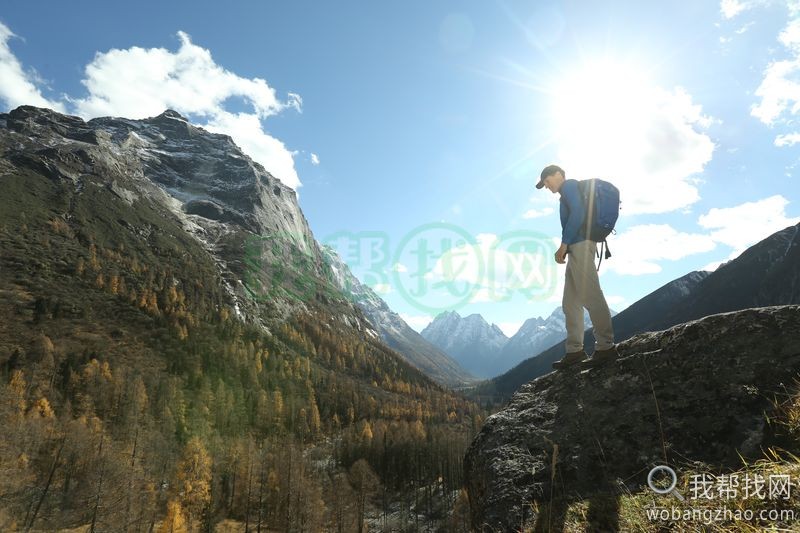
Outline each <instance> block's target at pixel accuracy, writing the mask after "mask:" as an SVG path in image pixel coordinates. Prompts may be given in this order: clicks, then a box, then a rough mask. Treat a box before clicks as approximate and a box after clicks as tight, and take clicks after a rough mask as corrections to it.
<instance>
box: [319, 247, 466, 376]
mask: <svg viewBox="0 0 800 533" xmlns="http://www.w3.org/2000/svg"><path fill="white" fill-rule="evenodd" d="M322 252H323V257H324V259H325V261H326V262H327V263H328V265H329V266H330V267H331V271H332V273H333V280H334V282H335V284H336V286H337V287H339V289H341V290H342V292H343V293H345V294H347V295H349V296H350V297H351V299H352V300H353V301H354V302H355V303H356V304H357V305H358V306H359V307H360V308H361V310H362V311H363V312H364V314H365V315H366V317H367V319H368V320H369V321H370V323H371V324H372V325H373V327H374V328H375V329H376V330H377V331H378V332H379V333H380V336H381V339H382V340H383V342H384V343H386V345H387V346H389V347H391V348H393V349H394V350H397V352H398V353H400V354H401V355H402V356H403V357H405V359H406V360H407V361H408V362H409V363H411V364H412V365H414V366H415V367H417V368H419V369H420V370H422V371H423V372H425V374H427V375H429V376H431V377H432V378H434V379H435V380H437V381H439V382H440V383H444V384H445V385H449V386H451V387H461V386H463V385H465V384H468V383H472V382H474V381H475V378H474V377H473V376H471V375H470V374H469V373H468V372H467V371H465V370H464V369H463V368H462V367H461V366H460V365H459V364H458V363H457V362H456V361H455V360H454V359H453V358H452V357H450V356H449V355H447V354H446V353H445V352H443V351H442V350H440V349H439V348H437V347H436V346H434V345H433V344H431V343H430V342H428V341H427V340H426V339H425V338H424V337H422V336H421V335H420V334H419V333H417V332H416V331H414V330H413V329H411V327H410V326H409V325H408V324H406V322H405V321H404V320H403V319H402V318H400V315H398V314H397V313H395V312H394V311H392V310H391V309H390V308H389V306H388V305H386V302H384V301H383V300H382V299H381V298H380V297H379V296H378V295H377V294H375V291H373V290H372V289H371V288H370V287H369V286H366V285H363V284H362V283H361V282H360V281H359V280H358V279H357V278H356V277H355V276H354V275H353V274H352V272H351V271H350V268H349V267H348V266H347V264H345V263H344V261H342V259H341V258H340V257H339V255H338V254H337V253H336V251H335V250H334V249H333V248H331V247H329V246H325V245H323V246H322Z"/></svg>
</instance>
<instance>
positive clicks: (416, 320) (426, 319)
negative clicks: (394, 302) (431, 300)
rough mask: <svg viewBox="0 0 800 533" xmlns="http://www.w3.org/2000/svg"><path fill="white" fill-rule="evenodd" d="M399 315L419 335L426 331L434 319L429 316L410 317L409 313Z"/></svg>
mask: <svg viewBox="0 0 800 533" xmlns="http://www.w3.org/2000/svg"><path fill="white" fill-rule="evenodd" d="M398 314H399V315H400V318H402V319H403V320H404V321H405V323H406V324H408V325H409V327H411V329H413V330H414V331H416V332H417V333H419V332H420V331H422V330H423V329H425V326H427V325H428V324H430V323H431V321H432V320H433V318H431V317H430V316H429V315H409V314H408V313H398Z"/></svg>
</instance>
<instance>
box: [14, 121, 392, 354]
mask: <svg viewBox="0 0 800 533" xmlns="http://www.w3.org/2000/svg"><path fill="white" fill-rule="evenodd" d="M27 171H32V172H35V173H36V174H39V175H42V176H45V177H46V178H48V179H50V180H52V181H53V182H55V183H58V184H59V185H63V186H65V187H66V194H68V195H69V196H73V195H74V196H79V195H81V194H85V193H86V191H89V190H94V189H96V188H98V187H99V188H103V189H107V190H108V191H110V192H111V193H112V194H113V195H114V196H115V197H117V198H119V199H121V200H122V201H124V202H125V203H126V204H128V205H129V206H131V207H133V208H134V210H136V211H137V212H144V211H146V210H147V209H153V210H154V211H155V212H157V213H158V215H159V217H160V219H163V220H169V221H171V222H175V223H177V224H179V226H180V229H181V230H182V231H183V232H185V234H186V235H188V236H190V238H192V239H194V240H195V241H196V242H198V243H199V244H201V245H202V247H203V248H204V249H205V250H206V251H207V252H208V253H209V254H210V255H211V256H212V258H213V260H214V262H215V264H216V266H217V268H218V271H219V275H220V277H221V280H222V283H223V284H224V288H225V290H226V292H227V294H228V296H229V297H230V300H231V301H232V302H231V303H232V305H233V308H234V310H235V311H236V313H237V315H238V318H240V319H242V320H244V321H247V322H252V323H257V324H260V325H262V326H264V327H265V328H267V323H268V322H270V321H271V320H272V319H278V320H281V321H282V320H284V319H286V318H287V317H288V316H290V315H291V314H292V313H293V312H296V311H301V312H302V311H307V310H308V305H307V304H308V303H309V302H311V301H315V303H324V304H325V305H326V306H328V307H329V310H330V312H331V314H333V315H334V316H335V317H337V319H338V320H341V321H342V322H346V323H348V324H353V325H354V326H355V327H356V329H358V330H359V331H361V332H362V333H364V334H368V335H369V336H371V337H373V338H374V337H377V335H378V334H377V332H375V331H374V329H373V327H372V325H371V324H370V323H369V322H368V321H367V320H366V318H365V317H364V315H363V313H362V312H361V310H360V309H359V308H358V307H357V306H355V305H354V304H352V302H350V301H349V300H347V299H346V298H345V296H344V295H343V294H341V292H340V291H339V290H338V289H337V288H336V287H333V286H332V285H330V284H329V281H330V280H329V278H328V276H327V271H326V265H325V263H324V261H323V259H322V257H321V252H320V247H319V244H318V243H317V241H316V240H315V239H314V236H313V234H312V232H311V229H310V227H309V225H308V222H307V220H306V218H305V216H304V215H303V213H302V211H301V209H300V206H299V204H298V202H297V196H296V194H295V191H294V190H292V189H291V188H289V187H287V186H285V185H284V184H283V183H281V182H280V180H278V179H277V178H275V177H274V176H272V175H271V174H270V173H269V172H268V171H267V170H266V169H265V168H264V167H263V166H261V165H260V164H258V163H256V162H254V161H253V160H252V159H251V158H250V157H248V156H247V155H246V154H245V153H244V152H242V151H241V149H240V148H239V147H238V146H236V144H235V143H234V142H233V140H232V139H231V138H230V137H229V136H227V135H221V134H215V133H210V132H208V131H206V130H204V129H203V128H199V127H197V126H194V125H192V124H191V123H190V122H189V121H188V120H187V119H186V118H184V117H182V116H181V115H180V114H178V113H176V112H175V111H171V110H167V111H165V112H164V113H162V114H160V115H158V116H156V117H152V118H148V119H144V120H130V119H125V118H118V117H102V118H96V119H92V120H90V121H88V122H86V121H84V120H82V119H81V118H79V117H74V116H68V115H63V114H61V113H57V112H55V111H52V110H50V109H43V108H37V107H32V106H21V107H18V108H16V109H14V110H12V111H10V112H9V113H0V176H2V175H4V174H21V173H24V172H27ZM63 216H64V218H65V219H66V220H69V217H70V216H71V214H70V213H69V212H67V213H64V214H63ZM107 224H108V225H111V226H112V227H114V229H113V231H130V232H133V233H136V234H141V235H151V234H154V233H156V234H157V233H158V231H159V228H158V227H156V225H154V224H150V225H145V226H141V227H134V226H131V225H130V224H128V223H126V224H128V225H125V224H122V222H121V221H118V220H111V221H108V222H107ZM118 224H120V225H121V227H117V225H118Z"/></svg>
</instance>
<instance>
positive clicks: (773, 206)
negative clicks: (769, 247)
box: [698, 195, 800, 259]
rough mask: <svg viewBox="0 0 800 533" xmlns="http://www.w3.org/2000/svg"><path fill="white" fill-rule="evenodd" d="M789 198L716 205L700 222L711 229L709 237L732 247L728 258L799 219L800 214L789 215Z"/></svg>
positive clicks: (780, 197)
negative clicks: (722, 205)
mask: <svg viewBox="0 0 800 533" xmlns="http://www.w3.org/2000/svg"><path fill="white" fill-rule="evenodd" d="M788 203H789V200H787V199H786V198H784V197H783V196H781V195H774V196H770V197H769V198H764V199H763V200H758V201H756V202H747V203H744V204H741V205H737V206H735V207H727V208H721V209H720V208H713V209H711V210H709V211H708V213H706V214H705V215H702V216H700V219H699V220H698V223H699V224H700V226H702V227H703V228H706V229H709V230H711V233H710V235H709V236H710V238H712V239H713V240H714V241H715V242H719V243H722V244H725V245H727V246H730V247H732V248H733V252H732V253H731V255H730V256H729V259H733V258H735V257H737V256H738V255H739V254H741V253H742V252H743V251H744V250H745V249H746V248H748V247H750V246H752V245H753V244H755V243H757V242H759V241H761V240H763V239H765V238H767V237H768V236H770V235H771V234H773V233H775V232H776V231H780V230H782V229H784V228H786V227H787V226H792V225H794V224H797V223H798V222H800V217H787V216H786V205H787V204H788Z"/></svg>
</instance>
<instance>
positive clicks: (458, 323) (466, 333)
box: [420, 311, 508, 377]
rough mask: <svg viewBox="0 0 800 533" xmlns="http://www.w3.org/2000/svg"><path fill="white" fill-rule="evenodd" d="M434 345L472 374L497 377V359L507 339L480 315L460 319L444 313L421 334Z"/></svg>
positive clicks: (448, 312) (455, 314)
mask: <svg viewBox="0 0 800 533" xmlns="http://www.w3.org/2000/svg"><path fill="white" fill-rule="evenodd" d="M420 335H422V337H423V338H425V339H426V340H427V341H428V342H430V343H431V344H433V345H435V346H437V347H439V348H440V349H441V350H443V351H444V352H446V353H447V354H449V355H450V356H451V357H453V358H454V359H455V360H456V361H458V362H459V364H460V365H461V366H463V367H464V368H465V369H467V370H468V371H469V372H470V373H472V374H474V375H476V376H480V377H487V376H491V375H495V374H496V368H497V364H498V360H497V359H498V357H499V356H500V353H501V351H502V349H503V346H505V344H506V342H508V337H506V335H505V334H504V333H503V332H502V330H501V329H500V328H499V327H498V326H497V325H496V324H492V325H491V326H490V325H489V324H488V323H487V322H486V320H484V318H483V317H482V316H481V315H479V314H477V313H474V314H471V315H469V316H467V317H461V315H459V314H458V313H457V312H455V311H445V312H444V313H441V314H439V315H437V316H436V318H434V319H433V321H432V322H431V323H430V324H428V325H427V326H425V329H423V330H422V331H421V332H420Z"/></svg>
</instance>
